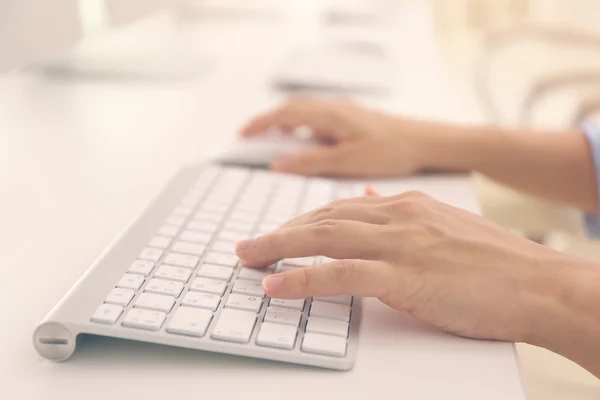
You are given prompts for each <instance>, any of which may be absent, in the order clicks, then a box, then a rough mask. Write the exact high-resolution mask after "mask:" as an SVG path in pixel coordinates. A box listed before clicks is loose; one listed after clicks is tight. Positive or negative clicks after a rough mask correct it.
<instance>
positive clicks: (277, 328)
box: [256, 322, 298, 350]
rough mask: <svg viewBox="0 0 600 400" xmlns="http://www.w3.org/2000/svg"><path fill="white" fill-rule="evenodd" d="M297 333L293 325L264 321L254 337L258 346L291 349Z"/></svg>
mask: <svg viewBox="0 0 600 400" xmlns="http://www.w3.org/2000/svg"><path fill="white" fill-rule="evenodd" d="M297 333H298V332H297V330H296V327H294V326H290V325H280V324H272V323H269V322H264V323H263V324H262V325H261V327H260V331H259V332H258V336H257V337H256V344H257V345H259V346H267V347H275V348H278V349H285V350H292V349H293V348H294V345H295V344H296V334H297Z"/></svg>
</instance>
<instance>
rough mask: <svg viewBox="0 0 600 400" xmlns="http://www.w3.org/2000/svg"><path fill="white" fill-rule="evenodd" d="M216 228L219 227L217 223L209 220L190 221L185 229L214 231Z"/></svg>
mask: <svg viewBox="0 0 600 400" xmlns="http://www.w3.org/2000/svg"><path fill="white" fill-rule="evenodd" d="M218 228H219V225H218V224H216V223H215V222H209V221H191V222H190V223H189V224H188V225H187V229H190V230H192V231H200V232H207V233H214V232H215V231H216V230H217V229H218Z"/></svg>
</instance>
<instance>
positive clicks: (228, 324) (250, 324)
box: [211, 308, 256, 343]
mask: <svg viewBox="0 0 600 400" xmlns="http://www.w3.org/2000/svg"><path fill="white" fill-rule="evenodd" d="M255 324H256V314H255V313H252V312H248V311H240V310H233V309H227V308H226V309H224V310H223V311H221V315H220V317H219V319H218V321H217V323H216V325H215V329H214V330H213V332H212V334H211V338H213V339H216V340H224V341H227V342H235V343H248V342H249V341H250V336H251V335H252V331H253V330H254V325H255Z"/></svg>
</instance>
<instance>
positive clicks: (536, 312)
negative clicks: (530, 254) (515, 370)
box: [522, 261, 600, 378]
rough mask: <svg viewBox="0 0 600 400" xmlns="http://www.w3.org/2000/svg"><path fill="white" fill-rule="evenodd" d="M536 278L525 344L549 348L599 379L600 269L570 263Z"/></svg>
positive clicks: (547, 267)
mask: <svg viewBox="0 0 600 400" xmlns="http://www.w3.org/2000/svg"><path fill="white" fill-rule="evenodd" d="M541 267H543V268H544V269H545V270H546V271H547V273H546V274H544V273H542V274H541V276H539V277H536V278H534V282H533V285H532V286H531V288H533V290H532V291H530V292H529V293H530V296H529V298H530V300H531V302H530V303H529V304H530V305H531V308H529V309H528V310H526V313H527V314H528V317H527V320H528V321H529V324H530V325H529V326H528V327H527V328H526V329H524V336H523V338H522V341H524V342H527V343H529V344H533V345H536V346H540V347H544V348H547V349H549V350H551V351H553V352H555V353H558V354H560V355H562V356H564V357H566V358H568V359H570V360H572V361H574V362H575V363H577V364H579V365H581V366H582V367H584V368H585V369H587V370H588V371H589V372H591V373H592V374H594V375H595V376H597V377H598V378H600V265H594V264H591V263H587V262H583V261H582V262H579V261H568V264H567V263H563V265H559V266H558V267H557V268H555V266H554V265H545V266H541Z"/></svg>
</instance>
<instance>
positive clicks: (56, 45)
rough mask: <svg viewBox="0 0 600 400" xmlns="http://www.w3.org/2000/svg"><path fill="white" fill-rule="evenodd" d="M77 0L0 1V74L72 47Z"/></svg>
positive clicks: (76, 32)
mask: <svg viewBox="0 0 600 400" xmlns="http://www.w3.org/2000/svg"><path fill="white" fill-rule="evenodd" d="M77 1H78V0H50V1H49V0H0V73H2V72H6V71H8V70H11V69H13V68H16V67H19V66H22V65H25V64H27V63H29V62H31V61H34V60H39V59H43V58H45V57H47V56H48V55H50V54H53V53H54V52H56V51H59V50H61V49H65V48H68V47H70V46H72V45H73V44H74V43H75V42H76V41H77V40H78V39H79V38H80V37H81V34H82V31H81V25H80V19H79V10H78V7H77V6H78V4H77Z"/></svg>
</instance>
